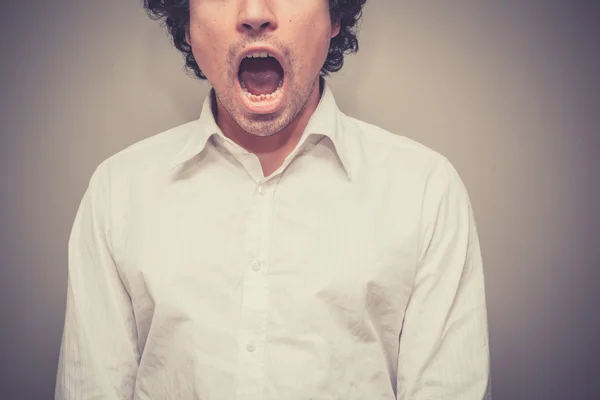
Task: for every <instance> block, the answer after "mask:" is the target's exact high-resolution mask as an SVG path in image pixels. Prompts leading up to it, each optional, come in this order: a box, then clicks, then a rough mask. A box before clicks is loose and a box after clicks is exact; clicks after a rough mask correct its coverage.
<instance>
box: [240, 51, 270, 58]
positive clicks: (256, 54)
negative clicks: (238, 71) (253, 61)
mask: <svg viewBox="0 0 600 400" xmlns="http://www.w3.org/2000/svg"><path fill="white" fill-rule="evenodd" d="M267 57H272V56H271V55H270V54H269V53H267V52H266V51H255V52H254V53H249V54H247V55H246V57H245V58H267Z"/></svg>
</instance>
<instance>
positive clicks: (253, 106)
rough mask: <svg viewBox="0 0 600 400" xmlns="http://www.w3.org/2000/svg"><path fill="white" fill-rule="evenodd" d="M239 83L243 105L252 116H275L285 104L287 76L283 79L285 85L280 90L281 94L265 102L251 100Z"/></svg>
mask: <svg viewBox="0 0 600 400" xmlns="http://www.w3.org/2000/svg"><path fill="white" fill-rule="evenodd" d="M237 82H238V85H237V86H238V91H239V95H240V97H241V98H242V103H243V104H244V106H245V107H246V109H247V110H248V111H249V112H251V113H252V114H262V115H265V114H273V113H274V112H275V111H277V109H278V108H279V107H280V106H281V103H282V102H283V96H284V95H285V89H286V85H285V76H284V79H283V85H282V86H281V88H280V89H279V94H278V95H277V96H275V97H273V98H270V99H264V100H253V99H250V98H249V97H248V96H246V94H245V92H244V89H242V86H241V85H240V81H239V80H238V81H237Z"/></svg>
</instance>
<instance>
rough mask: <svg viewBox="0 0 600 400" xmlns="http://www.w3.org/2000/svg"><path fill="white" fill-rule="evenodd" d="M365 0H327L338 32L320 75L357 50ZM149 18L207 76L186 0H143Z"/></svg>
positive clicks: (192, 68) (198, 73)
mask: <svg viewBox="0 0 600 400" xmlns="http://www.w3.org/2000/svg"><path fill="white" fill-rule="evenodd" d="M366 1H367V0H329V15H330V18H331V22H332V23H336V22H339V24H340V33H339V34H338V35H337V36H336V37H334V38H333V39H331V43H330V45H329V53H328V55H327V60H326V61H325V64H324V65H323V67H322V68H321V76H328V75H329V73H331V72H337V71H339V70H340V69H342V66H343V64H344V55H345V54H349V53H356V52H357V51H358V39H357V37H356V30H357V24H358V22H359V21H360V19H361V16H362V8H363V6H364V4H365V3H366ZM142 2H143V5H144V8H145V9H146V11H147V13H148V15H149V16H150V18H152V19H154V20H158V21H161V23H162V24H163V25H166V27H167V29H168V31H169V34H170V35H171V39H172V40H173V44H174V45H175V48H177V50H179V51H180V52H181V53H183V56H184V58H185V66H186V67H187V68H188V69H189V70H190V71H192V72H193V73H194V74H195V75H196V76H197V77H198V78H200V79H206V76H205V75H204V74H203V73H202V71H201V70H200V67H199V66H198V64H197V63H196V60H195V59H194V55H193V54H192V48H191V46H190V45H189V44H188V42H187V41H186V31H187V27H188V24H189V18H190V4H189V0H142Z"/></svg>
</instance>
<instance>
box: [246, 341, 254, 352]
mask: <svg viewBox="0 0 600 400" xmlns="http://www.w3.org/2000/svg"><path fill="white" fill-rule="evenodd" d="M246 350H248V352H250V353H252V352H253V351H254V350H256V344H255V343H254V341H252V340H251V341H249V342H248V344H246Z"/></svg>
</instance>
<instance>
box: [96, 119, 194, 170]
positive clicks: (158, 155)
mask: <svg viewBox="0 0 600 400" xmlns="http://www.w3.org/2000/svg"><path fill="white" fill-rule="evenodd" d="M196 123H197V121H196V120H194V121H190V122H186V123H184V124H181V125H179V126H176V127H174V128H171V129H168V130H166V131H163V132H161V133H158V134H155V135H153V136H150V137H148V138H146V139H143V140H140V141H138V142H136V143H134V144H132V145H130V146H128V147H126V148H125V149H123V150H121V151H119V152H118V153H116V154H113V155H112V156H110V157H108V158H107V159H105V160H104V161H103V162H102V164H104V165H106V168H108V169H110V170H111V171H112V172H113V173H116V174H122V173H126V174H127V173H137V172H142V171H155V170H158V169H163V170H166V169H168V168H169V165H170V163H171V162H172V160H173V158H174V157H175V156H176V155H177V153H178V152H179V151H180V150H181V148H182V147H183V146H184V144H185V143H186V141H187V140H188V138H189V137H190V135H191V134H192V133H193V131H194V128H195V126H196Z"/></svg>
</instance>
